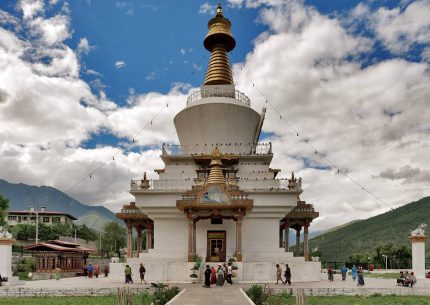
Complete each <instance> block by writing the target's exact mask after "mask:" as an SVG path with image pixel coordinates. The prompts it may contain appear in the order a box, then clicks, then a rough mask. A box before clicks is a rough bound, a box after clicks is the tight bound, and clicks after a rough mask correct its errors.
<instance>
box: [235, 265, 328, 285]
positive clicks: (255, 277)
mask: <svg viewBox="0 0 430 305" xmlns="http://www.w3.org/2000/svg"><path fill="white" fill-rule="evenodd" d="M278 264H279V265H280V266H281V268H282V278H284V272H285V264H288V266H289V267H290V269H291V280H292V281H294V282H316V281H319V280H320V279H321V263H320V262H305V261H292V262H291V261H288V262H285V263H282V262H279V263H278ZM238 271H239V272H240V271H241V273H242V276H241V280H240V281H241V282H242V283H274V282H276V263H274V262H243V263H242V270H240V269H239V270H238Z"/></svg>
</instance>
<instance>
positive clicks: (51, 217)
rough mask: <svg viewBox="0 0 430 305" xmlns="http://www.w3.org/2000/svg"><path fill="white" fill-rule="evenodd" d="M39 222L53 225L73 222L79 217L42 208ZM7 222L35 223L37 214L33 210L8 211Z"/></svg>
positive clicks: (12, 223)
mask: <svg viewBox="0 0 430 305" xmlns="http://www.w3.org/2000/svg"><path fill="white" fill-rule="evenodd" d="M38 217H39V223H43V224H44V225H48V226H50V225H53V224H54V223H70V224H71V223H72V222H73V221H74V220H76V219H77V218H76V217H74V216H73V215H70V214H69V213H66V212H58V211H47V210H45V209H42V210H41V211H40V212H38ZM6 222H7V224H8V225H9V226H15V225H17V224H20V223H22V224H35V223H36V214H35V213H34V212H31V211H27V210H22V211H6Z"/></svg>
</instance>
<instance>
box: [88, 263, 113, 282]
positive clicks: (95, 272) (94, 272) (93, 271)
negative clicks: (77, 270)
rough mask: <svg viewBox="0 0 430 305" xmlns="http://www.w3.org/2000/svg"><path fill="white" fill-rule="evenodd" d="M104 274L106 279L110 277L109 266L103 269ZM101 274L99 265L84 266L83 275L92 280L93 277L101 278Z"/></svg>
mask: <svg viewBox="0 0 430 305" xmlns="http://www.w3.org/2000/svg"><path fill="white" fill-rule="evenodd" d="M103 273H104V275H105V277H107V276H108V275H109V267H108V266H105V267H104V268H103ZM99 274H100V265H98V264H97V265H95V266H93V265H91V264H88V266H87V265H84V267H83V268H82V275H83V276H86V277H88V278H90V279H91V278H93V276H94V277H95V278H99Z"/></svg>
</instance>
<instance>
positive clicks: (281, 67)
mask: <svg viewBox="0 0 430 305" xmlns="http://www.w3.org/2000/svg"><path fill="white" fill-rule="evenodd" d="M239 4H242V5H246V6H256V5H261V2H259V1H254V2H251V1H247V2H246V3H244V2H241V3H239ZM259 20H260V22H262V23H264V24H266V25H267V26H269V28H270V32H266V33H262V34H261V35H260V36H259V37H258V38H257V39H256V40H255V46H254V49H253V51H252V52H251V53H249V54H248V55H247V57H246V61H245V62H244V63H243V64H237V65H235V66H234V76H235V81H236V84H237V87H238V89H239V90H241V91H243V92H245V93H246V94H247V95H248V96H250V97H251V100H252V104H253V107H254V109H256V110H259V109H261V107H268V106H267V104H266V103H265V98H267V99H268V100H269V101H270V102H271V103H272V104H273V105H274V106H275V107H276V108H277V109H278V110H280V111H281V113H283V115H284V117H286V118H287V119H288V120H289V122H290V123H291V124H293V125H294V126H295V127H296V128H298V129H299V131H300V132H301V133H302V134H303V135H304V136H305V137H306V138H307V139H308V140H309V141H310V142H311V143H312V144H313V145H314V146H315V147H317V148H318V149H319V150H320V152H321V153H323V154H326V155H327V156H328V157H329V159H330V160H332V161H333V162H335V163H336V164H338V165H339V167H341V169H342V170H345V171H347V172H348V173H349V175H350V176H351V177H353V179H355V180H356V181H358V182H359V183H361V184H362V185H364V186H365V187H367V188H368V189H369V190H370V191H371V192H373V193H375V194H376V195H377V196H379V197H381V198H383V199H384V200H385V201H387V202H389V203H390V204H392V205H393V206H397V205H400V204H404V203H407V202H409V201H412V200H416V199H419V198H420V197H422V196H425V195H429V194H428V192H427V187H426V185H425V182H424V180H423V179H422V177H425V176H426V175H427V173H428V172H429V170H430V167H429V164H428V162H427V161H426V160H427V155H428V154H429V153H430V151H429V147H430V146H429V144H430V143H429V142H430V136H429V130H430V124H429V123H428V120H427V119H426V118H427V117H430V110H429V108H428V107H427V106H426V104H427V101H428V100H429V99H430V86H429V84H430V75H429V73H428V68H429V67H428V65H426V64H424V63H414V62H408V61H407V60H404V59H392V60H385V61H382V62H377V63H375V64H373V65H370V66H367V67H365V68H363V67H362V66H361V62H360V60H359V58H360V55H363V54H367V52H369V51H370V50H371V49H372V47H373V42H372V41H371V40H370V39H369V38H365V37H362V36H358V35H354V34H351V33H352V31H351V32H350V31H348V29H346V28H344V25H343V23H341V21H340V20H337V19H336V18H328V17H327V16H324V15H321V14H320V13H319V12H317V11H316V10H315V9H312V8H310V7H308V6H306V5H304V4H303V3H300V2H297V1H287V2H286V4H282V5H275V6H269V5H268V4H267V3H265V4H264V7H262V8H261V9H260V18H259ZM240 67H243V69H240ZM251 80H252V82H254V84H255V85H256V86H257V87H258V89H256V88H255V87H254V86H253V85H252V82H251ZM259 91H261V92H263V93H264V95H265V97H262V96H261V95H260V94H259ZM263 127H264V130H265V131H266V132H273V133H275V134H276V137H275V138H273V139H272V142H273V143H274V148H273V150H274V153H275V157H274V160H273V164H272V167H273V168H282V169H283V173H284V174H283V175H288V172H290V171H293V170H294V171H296V174H297V175H299V176H301V177H303V181H304V187H305V191H304V193H303V195H302V196H301V197H302V199H305V200H308V201H309V202H311V203H315V206H316V208H317V210H319V211H320V212H321V213H320V215H321V216H322V217H320V218H319V219H317V220H316V221H315V223H314V224H313V226H312V227H313V229H314V230H316V229H320V228H327V227H330V226H334V225H339V224H341V223H344V222H347V221H350V220H353V219H357V218H366V217H369V216H372V215H375V214H377V213H380V212H382V211H385V210H387V209H388V207H387V206H386V205H385V204H384V203H381V202H379V201H378V200H377V199H375V198H373V197H372V196H370V195H369V194H367V193H366V192H364V191H362V190H361V189H360V188H358V187H357V186H356V185H355V184H354V183H353V182H351V181H349V180H348V179H347V178H345V177H344V176H343V175H338V174H336V172H337V171H336V169H331V170H319V169H313V168H308V165H307V163H308V162H309V160H315V162H319V163H321V164H323V165H327V164H326V162H325V161H324V160H323V159H321V157H320V155H321V154H318V155H315V153H314V151H313V150H312V149H310V148H309V147H308V145H306V143H304V142H303V141H301V140H300V139H301V138H300V137H297V135H296V133H295V132H294V131H293V130H291V128H290V127H289V126H288V125H287V124H285V123H283V122H282V121H280V119H279V114H278V113H276V112H274V111H273V109H271V108H270V107H269V109H268V113H267V115H266V120H265V124H264V126H263ZM304 158H306V159H307V161H306V164H305V161H304ZM393 165H394V166H393ZM405 166H410V167H411V168H414V169H415V168H419V169H420V174H419V175H418V176H416V177H414V178H410V179H409V180H408V183H407V187H406V186H405V185H404V183H405V181H404V180H392V179H387V178H386V175H385V176H384V175H383V174H381V173H384V171H386V170H387V169H390V170H392V171H393V172H394V173H398V172H402V171H403V170H402V169H404V168H405ZM423 173H424V174H423ZM419 177H421V178H419Z"/></svg>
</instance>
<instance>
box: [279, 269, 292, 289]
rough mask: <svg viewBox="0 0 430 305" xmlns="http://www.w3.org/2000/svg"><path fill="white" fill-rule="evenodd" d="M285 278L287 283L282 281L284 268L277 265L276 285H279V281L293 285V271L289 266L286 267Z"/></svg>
mask: <svg viewBox="0 0 430 305" xmlns="http://www.w3.org/2000/svg"><path fill="white" fill-rule="evenodd" d="M284 277H285V281H283V280H282V268H281V267H280V266H279V264H276V285H278V283H279V281H281V283H282V284H284V285H285V284H287V283H288V285H291V269H290V267H289V266H288V264H286V265H285V271H284Z"/></svg>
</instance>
